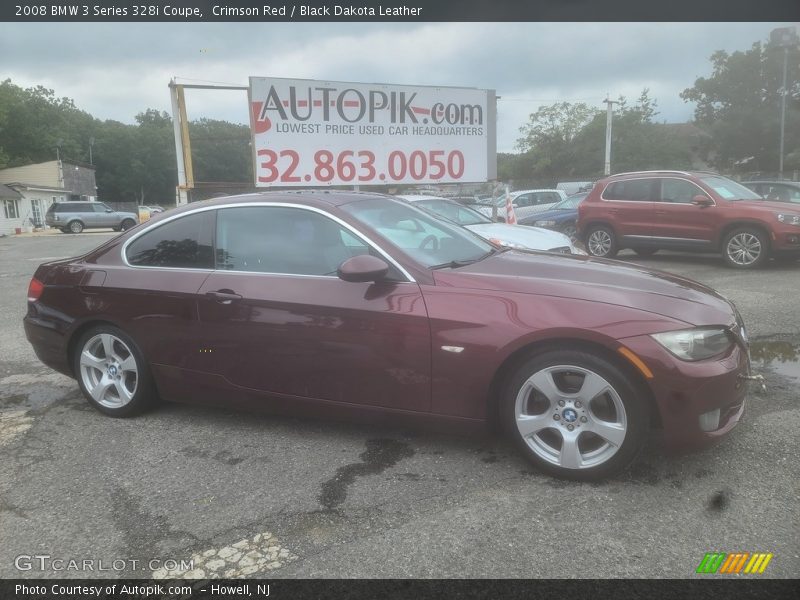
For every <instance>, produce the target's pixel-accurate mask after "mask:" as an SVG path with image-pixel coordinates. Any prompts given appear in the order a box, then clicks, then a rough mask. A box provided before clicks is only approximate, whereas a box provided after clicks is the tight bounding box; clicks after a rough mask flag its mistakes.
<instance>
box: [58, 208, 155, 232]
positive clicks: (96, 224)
mask: <svg viewBox="0 0 800 600" xmlns="http://www.w3.org/2000/svg"><path fill="white" fill-rule="evenodd" d="M44 221H45V223H46V224H47V225H48V226H50V227H57V228H58V229H60V230H61V231H63V232H64V233H80V232H81V231H83V230H84V229H93V228H101V227H111V228H112V229H114V231H122V230H125V229H130V228H131V227H133V226H134V225H136V224H137V223H138V222H139V217H138V216H137V215H135V214H133V213H130V212H120V211H116V210H114V209H113V208H111V207H110V206H107V205H105V204H103V203H102V202H56V203H55V204H51V205H50V208H49V209H48V210H47V213H46V214H45V218H44Z"/></svg>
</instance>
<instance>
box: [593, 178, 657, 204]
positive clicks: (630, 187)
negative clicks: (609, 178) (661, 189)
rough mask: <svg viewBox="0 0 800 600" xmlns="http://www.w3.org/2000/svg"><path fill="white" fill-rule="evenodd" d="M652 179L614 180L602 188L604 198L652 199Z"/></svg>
mask: <svg viewBox="0 0 800 600" xmlns="http://www.w3.org/2000/svg"><path fill="white" fill-rule="evenodd" d="M655 181H656V180H654V179H627V180H625V181H615V182H613V183H611V184H609V185H608V187H606V189H605V190H603V198H604V199H606V200H627V201H630V202H647V201H652V199H653V194H652V188H653V184H654V183H655Z"/></svg>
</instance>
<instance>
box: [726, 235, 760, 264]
mask: <svg viewBox="0 0 800 600" xmlns="http://www.w3.org/2000/svg"><path fill="white" fill-rule="evenodd" d="M762 251H763V248H762V246H761V240H759V239H758V237H757V236H755V235H754V234H752V233H750V232H748V231H742V232H740V233H737V234H736V235H734V236H733V237H731V239H730V240H728V245H727V246H726V248H725V252H727V254H728V258H730V259H731V262H733V263H735V264H737V265H740V266H743V267H746V266H749V265H752V264H753V263H755V262H756V261H757V260H758V259H759V257H760V256H761V252H762Z"/></svg>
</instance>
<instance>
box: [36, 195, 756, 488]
mask: <svg viewBox="0 0 800 600" xmlns="http://www.w3.org/2000/svg"><path fill="white" fill-rule="evenodd" d="M25 331H26V333H27V336H28V340H29V341H30V342H31V344H33V347H34V349H35V351H36V354H37V355H38V356H39V358H40V359H41V360H42V361H43V362H44V363H45V364H47V365H49V366H50V367H52V368H54V369H56V370H58V371H60V372H62V373H66V374H67V375H70V376H71V377H74V378H76V379H77V380H78V383H79V385H80V387H81V389H82V390H83V392H84V394H85V395H86V397H87V399H88V400H89V402H90V403H91V404H92V405H93V406H94V407H96V408H97V409H98V410H100V411H101V412H104V413H106V414H108V415H111V416H119V417H123V416H130V415H133V414H136V413H138V412H140V411H141V410H143V409H145V408H146V407H148V406H150V405H151V404H152V403H153V402H155V401H156V400H157V399H158V398H162V399H164V400H174V401H180V402H196V403H213V404H221V405H225V406H236V405H243V404H250V405H253V404H255V405H257V406H264V407H269V408H270V409H271V410H273V411H279V412H284V413H293V414H304V415H314V416H317V415H326V416H339V417H341V416H345V417H348V418H362V417H367V418H370V419H376V418H377V419H383V420H390V421H395V420H399V419H401V418H406V419H415V418H422V419H424V420H427V421H430V420H439V421H440V422H447V423H450V424H459V425H463V426H467V427H472V426H476V425H482V424H485V423H487V422H491V421H498V422H499V423H501V424H502V425H503V426H504V428H505V431H506V432H507V434H508V435H510V436H511V437H512V438H513V439H514V440H515V441H516V443H517V444H518V445H519V447H520V448H521V450H522V451H523V452H524V453H525V454H526V455H527V457H529V458H530V459H531V460H532V461H533V462H534V463H535V464H537V465H538V466H539V467H540V468H541V469H543V470H545V471H547V472H549V473H552V474H554V475H558V476H562V477H571V478H576V479H596V478H601V477H605V476H608V475H610V474H612V473H615V472H618V471H619V470H620V469H622V468H624V467H625V466H626V465H628V464H629V463H630V462H631V461H632V460H633V458H634V457H635V456H636V454H637V451H638V450H639V449H640V448H641V446H642V444H643V443H644V441H645V440H646V439H647V438H648V436H650V435H651V432H652V431H653V430H656V431H660V433H661V434H662V435H663V438H664V439H665V441H666V442H667V443H668V445H670V446H687V445H698V444H700V443H703V442H708V441H711V440H714V439H716V438H719V437H720V436H722V435H724V434H725V433H727V432H728V431H730V430H731V429H732V428H733V427H734V425H735V424H736V422H737V421H738V420H739V418H740V416H741V415H742V412H743V410H744V400H745V388H746V385H745V382H744V381H743V377H744V376H746V375H747V373H748V370H749V360H748V351H747V337H746V334H745V329H744V325H743V323H742V321H741V319H740V318H739V315H738V313H737V312H736V309H735V308H734V307H733V305H732V304H731V303H730V302H728V301H727V300H725V298H723V297H722V296H720V295H719V294H717V293H716V292H714V291H713V290H711V289H709V288H707V287H704V286H702V285H700V284H698V283H695V282H693V281H690V280H688V279H683V278H680V277H676V276H672V275H669V274H666V273H662V272H658V271H653V270H650V269H645V268H642V267H639V266H636V265H624V264H621V263H617V262H614V261H608V260H603V259H599V258H591V257H584V256H575V255H561V254H548V253H544V252H520V251H516V250H504V249H501V248H498V247H495V246H492V245H491V244H489V243H487V242H486V241H484V240H482V239H481V238H479V237H477V236H476V235H474V234H472V233H471V232H470V231H468V230H466V229H463V228H461V227H458V226H457V225H454V224H451V223H449V222H445V221H440V220H437V219H436V218H435V217H433V216H431V215H430V214H429V213H426V212H424V211H421V210H419V209H417V208H414V207H413V206H409V205H408V204H406V203H404V202H401V201H398V200H395V199H392V198H391V197H387V196H383V195H378V194H369V193H355V192H329V193H327V192H319V191H317V192H272V193H261V194H250V195H243V196H234V197H228V198H221V199H216V200H211V201H207V202H201V203H196V204H190V205H188V206H185V207H182V208H179V209H176V210H173V211H170V212H169V213H165V214H163V215H159V216H156V217H155V218H153V219H152V220H150V221H147V222H146V223H144V224H142V225H139V226H137V227H134V228H133V229H131V230H129V231H127V232H125V233H123V234H121V235H119V236H117V237H115V238H114V239H112V240H110V241H108V242H106V243H105V244H103V245H102V246H100V247H99V248H97V249H95V250H93V251H91V252H90V253H88V254H86V255H85V256H81V257H78V258H72V259H67V260H60V261H55V262H50V263H45V264H43V265H41V266H40V267H39V268H38V269H37V271H36V274H35V275H34V278H33V280H32V281H31V284H30V289H29V291H28V313H27V316H26V317H25Z"/></svg>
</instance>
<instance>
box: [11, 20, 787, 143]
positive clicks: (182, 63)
mask: <svg viewBox="0 0 800 600" xmlns="http://www.w3.org/2000/svg"><path fill="white" fill-rule="evenodd" d="M787 25H791V24H785V23H422V24H416V23H407V24H405V23H404V24H391V23H375V24H370V23H345V24H339V23H278V24H270V23H189V24H179V23H148V24H138V23H63V24H57V23H42V24H39V23H14V24H11V23H0V57H2V58H0V79H5V78H11V80H12V81H13V82H14V83H15V84H18V85H22V86H25V87H27V86H31V85H44V86H46V87H49V88H52V89H54V90H55V92H56V94H57V95H59V96H68V97H71V98H73V99H74V100H75V103H76V104H77V105H78V107H79V108H81V109H83V110H86V111H88V112H89V113H91V114H92V115H94V116H96V117H99V118H102V119H116V120H119V121H123V122H127V123H130V122H133V117H134V116H135V115H136V113H138V112H141V111H142V110H144V109H146V108H157V109H160V110H167V111H169V110H170V100H169V92H168V89H167V84H168V83H169V80H170V78H172V77H178V78H179V79H178V81H179V82H183V83H204V82H209V83H211V82H213V83H225V84H234V85H246V84H247V78H248V77H249V76H251V75H254V76H274V77H296V78H305V79H325V80H329V81H331V80H334V81H358V82H377V83H396V84H408V85H413V84H420V85H448V86H464V87H479V88H493V89H495V90H497V94H498V95H500V96H502V98H501V99H500V100H499V102H498V136H497V147H498V151H501V152H503V151H512V150H513V149H514V145H515V142H516V139H517V137H518V133H519V132H518V130H519V127H520V126H521V125H522V124H524V123H525V122H526V121H527V117H528V115H529V114H530V113H531V112H533V111H535V110H536V108H537V107H538V106H540V105H543V104H551V103H554V102H560V101H569V102H586V103H588V104H590V105H595V106H598V107H602V100H603V99H604V98H605V96H606V94H610V95H611V97H612V98H616V97H617V96H619V95H620V94H622V95H625V96H627V97H628V98H630V99H634V98H636V97H637V96H638V95H639V93H640V92H641V90H642V89H643V88H645V87H646V88H649V89H650V90H651V96H653V97H655V98H656V100H657V101H658V106H659V111H660V114H659V115H658V117H657V118H658V119H659V120H663V121H667V122H680V121H686V120H688V119H690V118H691V116H692V111H693V107H692V105H690V104H686V103H684V102H683V101H682V100H681V99H680V97H679V95H678V94H679V93H680V92H681V91H682V90H683V89H685V88H687V87H690V86H691V85H692V84H693V83H694V80H695V79H696V78H697V77H700V76H706V75H708V74H710V70H711V67H710V62H709V60H708V59H709V56H710V55H711V53H712V52H714V51H715V50H720V49H723V50H727V51H729V52H731V51H735V50H746V49H747V48H749V47H750V45H751V44H752V43H753V42H755V41H759V40H766V38H767V37H768V35H769V32H770V31H771V30H772V29H774V28H775V27H781V26H787ZM187 104H188V110H189V116H190V118H200V117H209V118H220V119H226V120H229V121H235V122H241V123H247V122H248V121H247V119H248V117H247V103H246V96H245V94H244V92H205V91H193V92H188V93H187Z"/></svg>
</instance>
